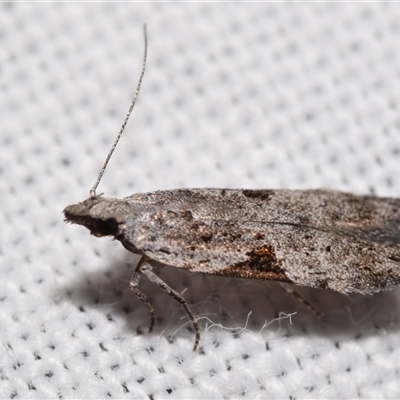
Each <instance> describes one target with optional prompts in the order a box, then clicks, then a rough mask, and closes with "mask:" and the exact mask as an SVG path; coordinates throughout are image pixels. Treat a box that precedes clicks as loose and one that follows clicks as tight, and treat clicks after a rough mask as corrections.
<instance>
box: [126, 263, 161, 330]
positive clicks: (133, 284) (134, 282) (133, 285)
mask: <svg viewBox="0 0 400 400" xmlns="http://www.w3.org/2000/svg"><path fill="white" fill-rule="evenodd" d="M144 262H145V258H144V257H142V258H141V259H140V261H139V264H138V265H137V267H136V269H135V272H134V273H133V274H132V276H131V280H130V281H129V287H130V289H131V290H132V291H133V292H134V293H135V294H136V297H137V298H138V299H140V300H141V301H142V302H143V303H144V304H145V305H146V307H147V308H148V310H149V313H150V327H149V332H151V331H152V330H153V327H154V320H155V319H154V307H153V306H152V305H151V303H150V301H149V299H148V298H147V296H146V295H145V294H144V293H143V292H141V291H140V290H139V280H140V276H141V272H142V271H141V267H142V265H143V263H144Z"/></svg>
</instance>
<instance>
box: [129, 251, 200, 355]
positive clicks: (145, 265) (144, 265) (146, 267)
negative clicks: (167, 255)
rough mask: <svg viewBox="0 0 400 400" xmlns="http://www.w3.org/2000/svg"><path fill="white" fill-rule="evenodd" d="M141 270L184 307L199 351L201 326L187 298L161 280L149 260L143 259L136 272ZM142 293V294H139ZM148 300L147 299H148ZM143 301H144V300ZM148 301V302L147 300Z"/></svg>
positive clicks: (194, 349)
mask: <svg viewBox="0 0 400 400" xmlns="http://www.w3.org/2000/svg"><path fill="white" fill-rule="evenodd" d="M138 269H139V271H140V272H143V273H144V274H145V275H146V276H147V278H148V279H149V281H150V282H153V283H155V284H156V285H158V286H159V287H160V288H161V289H162V290H164V292H165V293H167V294H169V295H170V296H171V297H172V298H173V299H175V300H176V301H178V302H179V303H180V304H182V306H183V307H184V309H185V311H186V313H187V315H188V316H189V318H190V320H191V321H192V324H193V328H194V332H195V335H196V338H195V341H194V346H193V351H196V350H197V346H198V345H199V343H200V328H199V324H198V323H197V318H196V316H195V315H194V314H193V313H192V310H191V309H190V308H189V306H188V304H187V302H186V300H185V298H184V297H183V296H182V294H180V293H178V292H177V291H176V290H174V289H172V288H171V287H170V286H168V285H167V284H166V283H165V282H164V281H163V280H162V279H161V278H159V277H158V276H157V275H156V274H155V273H154V272H153V267H152V266H151V264H150V261H149V260H147V259H146V258H145V257H143V258H142V259H141V260H140V262H139V265H138V268H137V269H136V271H137V270H138ZM139 293H141V292H139ZM146 300H147V298H146ZM142 301H143V300H142ZM147 301H148V300H147Z"/></svg>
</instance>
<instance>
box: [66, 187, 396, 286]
mask: <svg viewBox="0 0 400 400" xmlns="http://www.w3.org/2000/svg"><path fill="white" fill-rule="evenodd" d="M64 212H65V216H66V220H67V221H69V222H71V223H78V224H81V225H84V226H86V227H87V228H88V229H89V230H90V231H91V233H92V234H93V235H95V236H106V235H110V236H113V237H115V239H117V240H119V241H120V242H121V243H122V244H123V246H124V247H125V248H126V249H128V250H129V251H131V252H132V253H136V254H140V255H142V256H145V257H146V259H147V260H148V261H153V262H154V263H156V264H157V265H170V266H174V267H177V268H181V269H185V270H190V271H193V272H201V273H206V274H211V275H223V276H232V277H243V278H256V279H265V280H276V281H280V282H287V283H293V284H296V285H300V286H308V287H313V288H321V289H328V288H329V289H332V290H335V291H337V292H340V293H351V292H357V293H363V294H372V293H374V292H378V291H380V290H388V289H392V288H393V287H395V286H397V285H398V284H399V283H400V199H389V198H378V197H374V196H356V195H352V194H348V193H342V192H337V191H328V190H304V191H302V190H225V189H177V190H167V191H157V192H153V193H143V194H134V195H131V196H129V197H126V198H125V199H122V200H118V199H110V198H103V197H101V196H100V197H98V196H96V197H91V198H89V199H87V200H86V201H84V202H83V203H79V204H77V205H73V206H69V207H67V208H66V209H65V211H64Z"/></svg>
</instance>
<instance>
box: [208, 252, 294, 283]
mask: <svg viewBox="0 0 400 400" xmlns="http://www.w3.org/2000/svg"><path fill="white" fill-rule="evenodd" d="M246 256H247V257H248V260H246V261H242V262H239V263H236V264H234V265H230V266H228V267H226V268H224V269H223V270H222V271H220V272H217V273H215V275H223V276H234V277H238V278H250V279H263V280H271V281H280V282H287V283H291V281H290V280H289V279H288V278H287V276H286V274H285V271H284V270H283V269H282V268H281V267H280V261H279V260H278V259H277V257H276V255H275V252H274V250H273V248H272V247H271V246H268V245H263V246H260V247H257V248H255V249H253V250H251V251H249V252H247V253H246Z"/></svg>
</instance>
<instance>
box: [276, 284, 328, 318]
mask: <svg viewBox="0 0 400 400" xmlns="http://www.w3.org/2000/svg"><path fill="white" fill-rule="evenodd" d="M280 284H281V287H282V288H283V289H284V290H285V292H287V293H290V294H291V295H292V296H293V297H295V298H296V300H298V301H299V302H300V303H302V304H304V305H305V306H306V307H307V308H308V309H309V310H311V311H312V312H313V313H314V314H315V315H316V316H317V317H318V318H322V316H323V314H321V313H320V312H319V311H318V310H316V309H315V308H314V306H313V305H312V304H311V303H309V302H308V301H307V300H306V299H305V298H304V297H302V296H301V295H300V294H298V293H297V292H296V291H295V290H294V289H293V287H292V285H289V284H287V283H283V282H280Z"/></svg>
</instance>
